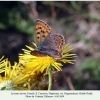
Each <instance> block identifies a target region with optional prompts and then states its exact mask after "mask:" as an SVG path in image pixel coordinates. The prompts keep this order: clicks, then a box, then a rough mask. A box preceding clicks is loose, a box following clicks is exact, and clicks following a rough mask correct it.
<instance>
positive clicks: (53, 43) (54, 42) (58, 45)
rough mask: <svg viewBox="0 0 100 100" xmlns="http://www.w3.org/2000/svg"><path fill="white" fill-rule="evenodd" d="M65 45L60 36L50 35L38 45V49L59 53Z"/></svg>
mask: <svg viewBox="0 0 100 100" xmlns="http://www.w3.org/2000/svg"><path fill="white" fill-rule="evenodd" d="M64 43H65V39H64V37H63V35H61V34H50V35H49V36H48V37H46V38H45V40H44V42H43V43H42V44H40V46H39V49H41V48H45V49H54V50H57V51H58V52H60V51H61V49H62V47H63V45H64Z"/></svg>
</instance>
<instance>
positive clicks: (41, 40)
mask: <svg viewBox="0 0 100 100" xmlns="http://www.w3.org/2000/svg"><path fill="white" fill-rule="evenodd" d="M35 43H36V44H37V46H38V47H37V48H36V49H35V50H34V51H32V52H31V54H32V55H34V56H39V57H41V56H47V55H48V56H51V57H54V58H55V59H60V58H61V57H62V54H61V50H62V47H63V45H64V43H65V40H64V37H63V36H62V35H61V34H52V33H51V28H50V26H49V25H48V24H47V23H46V22H44V21H42V20H40V19H38V20H37V22H36V27H35Z"/></svg>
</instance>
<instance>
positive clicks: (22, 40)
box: [0, 1, 100, 90]
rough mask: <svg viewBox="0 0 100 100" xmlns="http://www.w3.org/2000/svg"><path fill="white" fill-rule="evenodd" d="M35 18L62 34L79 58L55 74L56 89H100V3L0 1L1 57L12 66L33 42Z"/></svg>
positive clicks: (54, 88)
mask: <svg viewBox="0 0 100 100" xmlns="http://www.w3.org/2000/svg"><path fill="white" fill-rule="evenodd" d="M36 19H42V20H44V21H46V22H47V23H48V24H49V25H50V26H51V28H52V33H61V34H63V35H64V37H65V39H66V43H70V46H74V50H73V51H72V52H71V53H75V54H77V55H78V57H77V58H75V60H76V62H75V64H74V65H70V64H66V65H64V66H63V71H62V72H59V73H57V74H54V76H53V77H54V78H55V79H56V80H57V82H54V83H53V87H52V89H53V90H73V89H75V90H99V89H100V78H99V77H100V2H99V1H77V2H76V1H62V2H61V1H22V2H21V1H6V2H5V1H0V57H2V55H4V56H5V58H8V59H9V60H10V61H11V63H12V64H13V62H14V61H18V54H19V53H22V50H21V49H22V48H25V45H32V44H31V42H30V41H29V40H31V41H34V25H35V22H36Z"/></svg>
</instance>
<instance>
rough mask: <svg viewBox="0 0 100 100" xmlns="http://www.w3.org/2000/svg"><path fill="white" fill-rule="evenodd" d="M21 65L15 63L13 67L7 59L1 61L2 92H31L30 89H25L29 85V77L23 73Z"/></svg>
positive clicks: (0, 79)
mask: <svg viewBox="0 0 100 100" xmlns="http://www.w3.org/2000/svg"><path fill="white" fill-rule="evenodd" d="M22 70H23V69H22V67H21V65H19V64H17V63H15V64H14V66H11V64H10V62H9V61H8V60H7V59H4V60H3V58H2V59H0V90H15V89H18V90H19V89H21V90H26V89H27V90H29V89H30V87H29V85H28V87H24V86H23V85H24V84H28V78H29V75H26V74H24V73H22Z"/></svg>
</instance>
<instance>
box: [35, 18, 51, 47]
mask: <svg viewBox="0 0 100 100" xmlns="http://www.w3.org/2000/svg"><path fill="white" fill-rule="evenodd" d="M50 33H51V28H50V27H49V25H48V24H47V23H46V22H44V21H42V20H40V19H37V21H36V26H35V37H34V38H35V43H36V44H37V46H39V44H41V43H42V42H43V41H44V39H45V37H47V36H48V35H49V34H50Z"/></svg>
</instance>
